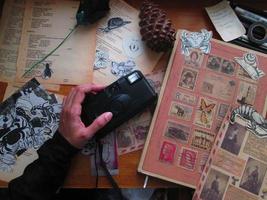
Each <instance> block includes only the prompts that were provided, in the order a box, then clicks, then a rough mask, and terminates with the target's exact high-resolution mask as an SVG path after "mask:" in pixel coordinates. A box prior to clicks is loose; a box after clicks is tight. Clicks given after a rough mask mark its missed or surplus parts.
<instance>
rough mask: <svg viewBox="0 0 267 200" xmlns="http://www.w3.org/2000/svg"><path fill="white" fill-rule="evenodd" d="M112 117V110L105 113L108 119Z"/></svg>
mask: <svg viewBox="0 0 267 200" xmlns="http://www.w3.org/2000/svg"><path fill="white" fill-rule="evenodd" d="M111 118H112V113H111V112H108V113H106V114H105V119H106V120H107V121H109V120H111Z"/></svg>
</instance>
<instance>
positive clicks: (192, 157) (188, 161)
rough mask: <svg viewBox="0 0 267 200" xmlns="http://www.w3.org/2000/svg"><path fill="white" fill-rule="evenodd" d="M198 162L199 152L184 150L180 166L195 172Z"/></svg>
mask: <svg viewBox="0 0 267 200" xmlns="http://www.w3.org/2000/svg"><path fill="white" fill-rule="evenodd" d="M196 161H197V152H196V151H192V150H190V149H186V148H183V149H182V153H181V159H180V166H182V167H184V168H186V169H189V170H194V168H195V165H196Z"/></svg>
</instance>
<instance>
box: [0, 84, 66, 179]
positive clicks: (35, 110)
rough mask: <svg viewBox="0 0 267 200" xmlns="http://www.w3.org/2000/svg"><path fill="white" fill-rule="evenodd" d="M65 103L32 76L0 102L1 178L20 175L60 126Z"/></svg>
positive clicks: (11, 177)
mask: <svg viewBox="0 0 267 200" xmlns="http://www.w3.org/2000/svg"><path fill="white" fill-rule="evenodd" d="M60 112H61V103H60V102H59V101H58V100H57V98H56V96H55V95H53V94H52V95H50V94H49V93H47V92H46V91H45V90H44V89H43V87H42V86H41V85H40V84H39V83H38V82H37V81H36V79H32V80H31V81H29V82H27V83H26V84H25V85H24V86H23V87H22V88H21V89H19V90H17V91H16V92H15V93H14V94H13V95H11V96H10V97H9V98H7V99H6V100H5V101H4V102H3V103H1V104H0V179H1V180H4V181H7V182H8V181H9V180H11V179H13V178H15V177H18V176H20V175H21V174H22V173H23V171H24V169H25V167H26V166H27V165H28V164H29V163H31V162H32V161H33V160H35V159H36V158H37V157H38V156H37V153H36V150H37V149H38V148H39V147H40V146H41V145H42V144H43V143H44V142H45V141H46V140H47V139H49V138H51V137H52V136H53V135H54V133H55V131H56V130H57V128H58V124H59V117H60Z"/></svg>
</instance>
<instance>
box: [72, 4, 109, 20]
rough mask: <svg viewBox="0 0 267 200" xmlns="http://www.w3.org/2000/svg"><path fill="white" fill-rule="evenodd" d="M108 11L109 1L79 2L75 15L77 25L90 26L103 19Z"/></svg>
mask: <svg viewBox="0 0 267 200" xmlns="http://www.w3.org/2000/svg"><path fill="white" fill-rule="evenodd" d="M109 9H110V8H109V0H81V2H80V6H79V9H78V11H77V14H76V20H77V24H78V25H87V24H92V23H94V22H96V21H97V20H98V19H100V18H102V17H104V16H105V15H106V14H107V12H108V11H109Z"/></svg>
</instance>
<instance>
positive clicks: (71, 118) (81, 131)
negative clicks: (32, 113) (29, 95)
mask: <svg viewBox="0 0 267 200" xmlns="http://www.w3.org/2000/svg"><path fill="white" fill-rule="evenodd" d="M102 89H104V87H103V86H98V85H92V84H84V85H80V86H77V87H75V88H72V90H71V92H70V93H69V94H68V96H67V97H65V98H64V100H63V109H62V112H61V117H60V124H59V132H60V134H61V135H62V136H63V137H64V138H65V139H66V140H67V141H68V142H69V143H70V144H71V145H73V146H75V147H76V148H79V149H81V148H82V147H83V146H84V145H85V144H86V143H87V141H88V139H90V138H92V137H93V136H94V134H95V133H96V132H97V131H98V130H99V129H101V128H102V127H104V126H105V125H106V124H107V123H108V122H109V121H110V120H111V118H112V113H111V112H105V113H103V114H102V115H100V116H99V117H97V118H96V119H95V121H93V123H92V124H91V125H89V126H88V127H86V126H85V125H84V123H83V122H82V121H81V117H80V115H81V112H82V106H81V104H82V102H83V100H84V98H85V95H86V93H88V92H98V91H101V90H102Z"/></svg>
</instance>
